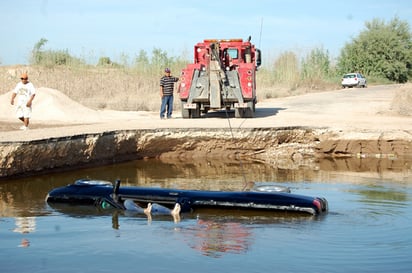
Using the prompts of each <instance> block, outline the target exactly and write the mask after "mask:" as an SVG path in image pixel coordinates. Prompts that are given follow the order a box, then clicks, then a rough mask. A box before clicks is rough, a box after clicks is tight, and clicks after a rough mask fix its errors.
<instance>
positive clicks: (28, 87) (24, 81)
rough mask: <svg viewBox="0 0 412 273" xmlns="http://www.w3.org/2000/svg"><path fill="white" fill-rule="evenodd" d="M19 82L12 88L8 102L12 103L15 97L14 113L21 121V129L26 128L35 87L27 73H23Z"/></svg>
mask: <svg viewBox="0 0 412 273" xmlns="http://www.w3.org/2000/svg"><path fill="white" fill-rule="evenodd" d="M20 80H21V82H19V83H18V84H17V85H16V87H15V88H14V90H13V94H12V95H11V101H10V103H11V104H12V105H14V99H15V98H16V97H17V105H16V115H17V118H18V119H19V120H21V121H22V122H23V126H21V127H20V129H21V130H27V129H28V126H29V120H30V117H31V105H32V102H33V99H34V96H35V95H36V89H35V88H34V86H33V84H32V83H31V82H29V76H28V75H27V73H23V74H22V75H21V77H20Z"/></svg>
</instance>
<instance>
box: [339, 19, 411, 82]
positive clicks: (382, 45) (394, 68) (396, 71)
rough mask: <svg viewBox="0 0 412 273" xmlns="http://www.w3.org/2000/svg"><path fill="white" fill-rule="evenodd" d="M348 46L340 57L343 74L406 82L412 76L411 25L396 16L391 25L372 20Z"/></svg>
mask: <svg viewBox="0 0 412 273" xmlns="http://www.w3.org/2000/svg"><path fill="white" fill-rule="evenodd" d="M365 27H366V29H365V30H363V31H362V32H361V33H360V34H359V36H358V37H355V38H354V39H352V41H351V42H350V43H347V44H346V45H345V46H344V48H343V49H342V51H341V54H340V56H339V58H338V63H337V67H338V70H339V72H340V73H342V74H343V73H347V72H354V71H359V72H362V73H364V74H366V75H373V76H377V77H381V78H387V79H389V80H391V81H396V82H400V83H404V82H406V81H408V79H409V78H410V77H411V76H412V34H411V32H410V27H409V24H408V22H406V21H401V20H400V19H399V18H398V17H394V18H393V19H392V20H391V21H390V22H389V23H385V21H383V20H380V19H373V20H372V21H371V22H366V23H365Z"/></svg>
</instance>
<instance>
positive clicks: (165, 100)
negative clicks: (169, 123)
mask: <svg viewBox="0 0 412 273" xmlns="http://www.w3.org/2000/svg"><path fill="white" fill-rule="evenodd" d="M166 103H167V97H166V96H163V97H162V104H161V106H160V118H164V117H165V112H166Z"/></svg>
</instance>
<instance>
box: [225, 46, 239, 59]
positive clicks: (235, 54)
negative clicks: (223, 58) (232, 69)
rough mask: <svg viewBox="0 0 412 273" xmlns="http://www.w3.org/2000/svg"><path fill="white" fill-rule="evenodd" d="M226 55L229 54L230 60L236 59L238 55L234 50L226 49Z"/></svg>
mask: <svg viewBox="0 0 412 273" xmlns="http://www.w3.org/2000/svg"><path fill="white" fill-rule="evenodd" d="M227 54H229V56H230V58H232V59H237V58H238V53H237V49H236V48H228V49H227Z"/></svg>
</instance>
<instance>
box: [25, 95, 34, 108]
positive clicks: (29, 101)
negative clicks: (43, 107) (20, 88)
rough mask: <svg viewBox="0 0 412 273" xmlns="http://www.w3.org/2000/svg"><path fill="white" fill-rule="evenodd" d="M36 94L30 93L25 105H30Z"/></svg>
mask: <svg viewBox="0 0 412 273" xmlns="http://www.w3.org/2000/svg"><path fill="white" fill-rule="evenodd" d="M35 95H36V94H33V95H31V96H30V99H29V100H28V101H27V103H26V106H27V107H31V104H32V103H33V99H34V96H35Z"/></svg>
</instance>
